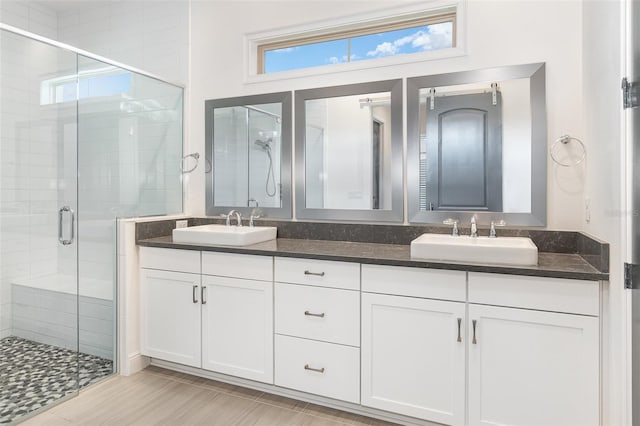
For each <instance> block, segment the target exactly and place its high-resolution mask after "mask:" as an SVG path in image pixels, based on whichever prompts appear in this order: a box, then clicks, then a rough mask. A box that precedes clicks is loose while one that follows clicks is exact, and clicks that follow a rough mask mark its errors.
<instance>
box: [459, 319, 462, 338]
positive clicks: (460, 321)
mask: <svg viewBox="0 0 640 426" xmlns="http://www.w3.org/2000/svg"><path fill="white" fill-rule="evenodd" d="M461 326H462V318H458V342H462V336H461V335H460V327H461Z"/></svg>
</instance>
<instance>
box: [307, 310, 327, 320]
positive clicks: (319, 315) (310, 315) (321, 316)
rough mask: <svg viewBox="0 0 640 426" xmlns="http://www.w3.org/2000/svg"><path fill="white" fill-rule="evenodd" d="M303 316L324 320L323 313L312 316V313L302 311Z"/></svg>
mask: <svg viewBox="0 0 640 426" xmlns="http://www.w3.org/2000/svg"><path fill="white" fill-rule="evenodd" d="M304 314H305V315H306V316H308V317H318V318H324V312H323V313H321V314H314V313H313V312H309V311H304Z"/></svg>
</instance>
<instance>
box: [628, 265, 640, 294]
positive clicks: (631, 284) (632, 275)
mask: <svg viewBox="0 0 640 426" xmlns="http://www.w3.org/2000/svg"><path fill="white" fill-rule="evenodd" d="M639 272H640V266H638V265H635V264H633V263H625V264H624V288H626V289H630V290H635V289H637V288H639V287H640V285H639V284H640V283H639V282H640V275H639Z"/></svg>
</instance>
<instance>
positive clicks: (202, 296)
mask: <svg viewBox="0 0 640 426" xmlns="http://www.w3.org/2000/svg"><path fill="white" fill-rule="evenodd" d="M206 291H207V286H206V285H203V286H202V287H201V288H200V300H202V304H203V305H206V304H207V299H205V295H206V293H205V292H206Z"/></svg>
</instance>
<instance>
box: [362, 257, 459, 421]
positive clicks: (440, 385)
mask: <svg viewBox="0 0 640 426" xmlns="http://www.w3.org/2000/svg"><path fill="white" fill-rule="evenodd" d="M465 285H466V277H465V273H464V272H459V271H431V270H426V269H419V268H401V267H381V266H373V265H363V266H362V291H363V294H362V389H361V392H362V405H366V406H368V407H373V408H379V409H382V410H387V411H392V412H396V413H400V414H405V415H408V416H412V417H417V418H420V419H426V420H430V421H434V422H438V423H444V424H449V425H463V424H464V420H465V344H466V341H467V333H466V330H465V328H466V327H465V326H466V321H465V317H466V315H465V310H466V306H465V301H464V296H465ZM447 286H448V288H447ZM429 296H439V297H445V296H446V298H448V299H450V300H458V301H450V300H435V299H429V298H427V297H429Z"/></svg>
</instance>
